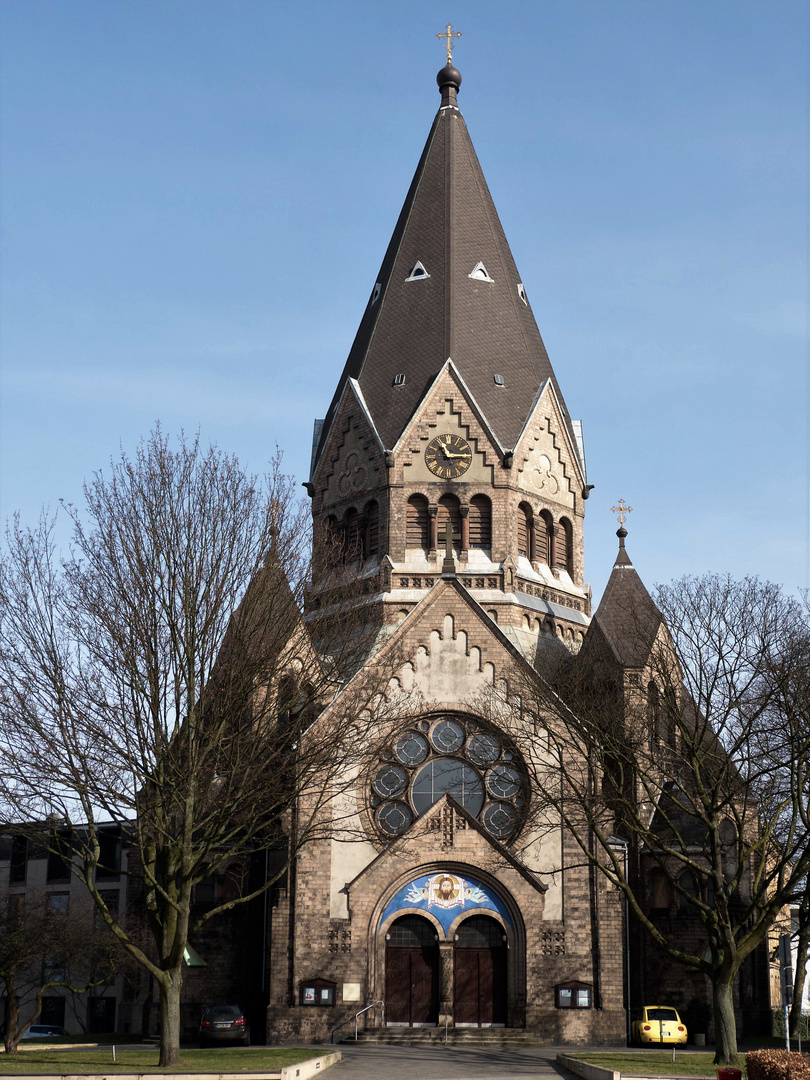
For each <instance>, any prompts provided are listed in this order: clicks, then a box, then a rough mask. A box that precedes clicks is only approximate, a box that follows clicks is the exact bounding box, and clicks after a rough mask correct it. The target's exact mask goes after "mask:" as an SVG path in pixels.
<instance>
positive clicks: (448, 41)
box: [436, 23, 461, 64]
mask: <svg viewBox="0 0 810 1080" xmlns="http://www.w3.org/2000/svg"><path fill="white" fill-rule="evenodd" d="M452 29H453V24H452V23H448V24H447V29H446V30H444V31H443V32H442V33H441V34H437V35H436V37H437V38H444V47H445V49H447V63H448V64H451V63H452V62H453V57H452V55H451V54H452V52H453V46H454V45H455V41H453V38H460V37H461V34H460V33H458V34H453V33H451V30H452Z"/></svg>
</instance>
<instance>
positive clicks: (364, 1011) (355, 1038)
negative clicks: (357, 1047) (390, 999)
mask: <svg viewBox="0 0 810 1080" xmlns="http://www.w3.org/2000/svg"><path fill="white" fill-rule="evenodd" d="M378 1005H379V1006H380V1008H381V1009H382V1026H383V1027H385V1002H384V1001H372V1003H371V1004H370V1005H366V1007H365V1009H361V1010H360V1012H358V1013H355V1014H354V1041H355V1042H357V1021H358V1020H359V1019H360V1017H361V1016H362V1015H363V1013H366V1012H368V1010H369V1009H376V1008H377V1006H378Z"/></svg>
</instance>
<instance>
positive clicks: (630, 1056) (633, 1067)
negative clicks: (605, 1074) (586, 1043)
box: [571, 1049, 746, 1080]
mask: <svg viewBox="0 0 810 1080" xmlns="http://www.w3.org/2000/svg"><path fill="white" fill-rule="evenodd" d="M571 1057H575V1058H578V1059H579V1060H580V1061H587V1062H588V1063H589V1064H591V1065H601V1067H602V1068H603V1069H613V1070H614V1071H615V1072H620V1073H621V1074H622V1076H624V1075H627V1076H699V1077H712V1080H714V1077H715V1076H716V1075H717V1066H716V1065H715V1064H714V1063H713V1059H714V1054H713V1053H711V1052H709V1053H705V1054H701V1053H692V1052H691V1051H690V1052H689V1053H686V1054H684V1053H682V1052H680V1051H678V1050H676V1051H675V1063H674V1064H673V1062H672V1050H671V1049H670V1050H636V1051H633V1050H627V1051H621V1050H616V1051H614V1052H612V1053H611V1052H608V1053H606V1054H577V1053H576V1052H574V1053H572V1054H571ZM738 1068H739V1069H741V1071H742V1074H743V1077H745V1075H746V1072H745V1057H744V1056H743V1054H740V1064H739V1066H738Z"/></svg>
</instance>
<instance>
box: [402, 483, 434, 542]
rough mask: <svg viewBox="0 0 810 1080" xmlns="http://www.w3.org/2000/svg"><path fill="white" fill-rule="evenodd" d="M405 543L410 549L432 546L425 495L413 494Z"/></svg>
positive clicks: (406, 525)
mask: <svg viewBox="0 0 810 1080" xmlns="http://www.w3.org/2000/svg"><path fill="white" fill-rule="evenodd" d="M405 545H406V547H408V548H410V549H418V548H421V549H422V550H423V551H427V550H428V548H429V547H430V519H429V515H428V501H427V499H426V498H425V496H424V495H411V497H410V499H408V510H407V513H406V517H405Z"/></svg>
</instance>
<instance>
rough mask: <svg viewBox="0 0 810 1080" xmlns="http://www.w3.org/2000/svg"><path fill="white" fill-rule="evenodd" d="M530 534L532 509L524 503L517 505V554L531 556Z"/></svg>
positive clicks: (527, 557)
mask: <svg viewBox="0 0 810 1080" xmlns="http://www.w3.org/2000/svg"><path fill="white" fill-rule="evenodd" d="M531 535H532V510H531V507H530V506H527V505H526V503H521V504H520V506H519V507H518V516H517V546H518V555H522V556H523V557H524V558H526V559H530V558H531Z"/></svg>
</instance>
